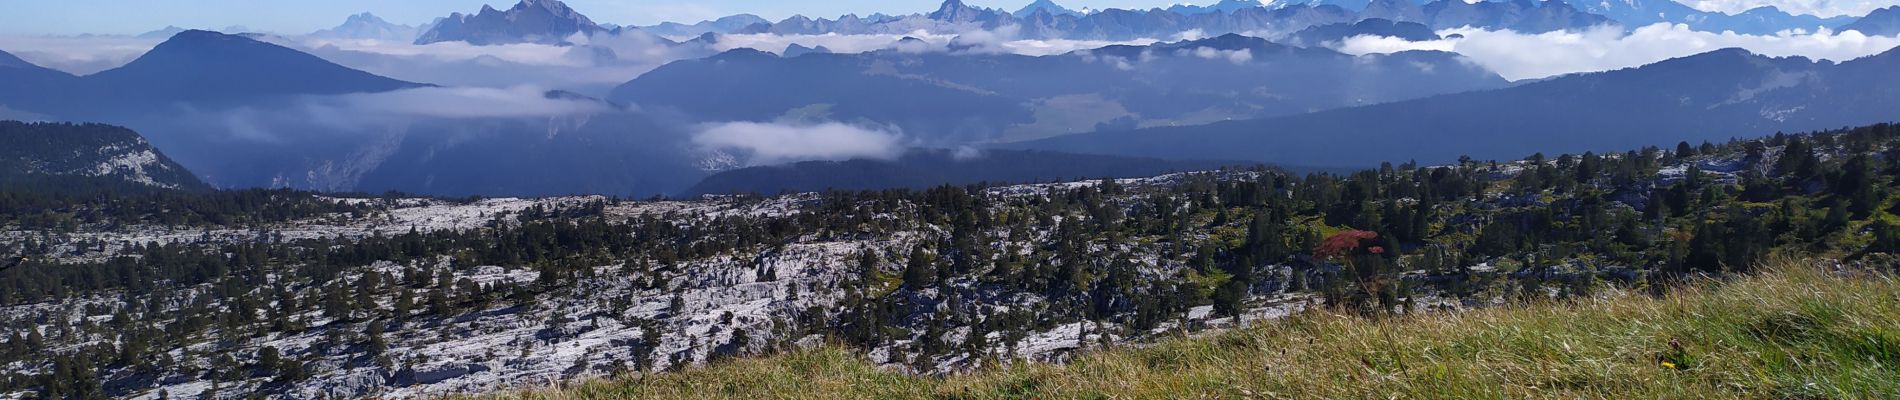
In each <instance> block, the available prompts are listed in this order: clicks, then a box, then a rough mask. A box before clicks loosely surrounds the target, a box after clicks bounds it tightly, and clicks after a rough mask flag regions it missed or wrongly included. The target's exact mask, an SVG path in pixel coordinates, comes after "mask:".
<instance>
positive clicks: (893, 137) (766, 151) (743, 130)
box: [692, 122, 905, 165]
mask: <svg viewBox="0 0 1900 400" xmlns="http://www.w3.org/2000/svg"><path fill="white" fill-rule="evenodd" d="M692 142H693V144H694V145H697V146H699V147H700V148H701V149H704V150H708V151H736V152H739V153H742V154H743V155H744V156H746V157H747V158H748V162H747V164H749V165H772V164H782V163H787V162H796V161H811V160H847V159H854V158H873V159H881V160H890V159H895V158H897V157H898V156H900V155H902V153H903V151H904V148H905V146H904V144H903V135H900V134H896V133H890V132H887V131H885V130H881V129H874V128H865V127H859V126H853V125H846V124H842V123H836V122H826V123H818V124H790V123H758V122H727V123H718V124H709V125H705V126H703V127H701V129H700V130H699V131H698V132H697V133H694V134H693V138H692Z"/></svg>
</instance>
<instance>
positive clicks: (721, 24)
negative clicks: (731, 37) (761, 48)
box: [638, 14, 772, 37]
mask: <svg viewBox="0 0 1900 400" xmlns="http://www.w3.org/2000/svg"><path fill="white" fill-rule="evenodd" d="M770 23H772V22H771V21H767V20H765V18H760V17H759V16H757V15H752V14H738V15H732V16H727V17H722V18H719V19H716V20H711V21H699V22H698V23H695V24H692V25H686V24H681V23H677V22H664V23H660V24H659V25H652V26H642V27H639V28H638V29H640V30H643V31H647V32H651V33H653V34H656V35H661V36H671V37H692V36H699V35H704V34H708V33H733V32H738V31H740V30H743V29H745V28H747V27H750V26H753V25H758V24H770Z"/></svg>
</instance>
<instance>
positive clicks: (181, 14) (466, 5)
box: [0, 0, 1214, 35]
mask: <svg viewBox="0 0 1900 400" xmlns="http://www.w3.org/2000/svg"><path fill="white" fill-rule="evenodd" d="M566 1H567V3H568V5H569V6H572V7H574V9H576V10H579V11H580V12H581V13H582V14H587V16H588V17H591V18H593V19H594V20H596V21H598V22H609V23H615V24H623V25H625V24H639V25H646V24H652V23H657V22H660V21H683V22H694V21H699V20H703V19H710V18H717V17H719V16H724V15H731V14H738V13H753V14H758V15H761V16H764V17H766V18H769V19H773V20H776V19H779V18H784V17H788V16H791V15H793V14H805V15H807V16H814V17H819V16H822V17H827V18H829V17H835V16H838V15H843V14H846V13H858V14H860V15H863V14H870V13H875V12H882V13H887V14H900V13H901V14H909V13H916V12H925V11H930V10H934V9H936V7H937V5H939V4H942V0H698V1H694V0H566ZM1202 1H1205V2H1209V3H1211V2H1213V1H1214V0H1202ZM965 2H967V3H969V4H972V5H977V6H983V7H1001V8H1006V9H1009V10H1015V9H1017V8H1020V7H1022V6H1023V5H1024V4H1028V3H1029V2H1030V0H965ZM1176 2H1182V1H1181V0H1067V1H1061V0H1058V1H1057V3H1059V4H1063V5H1065V6H1069V7H1076V8H1080V7H1096V8H1108V7H1117V8H1135V7H1140V8H1148V7H1155V6H1164V5H1167V4H1173V3H1176ZM1186 2H1188V3H1193V2H1194V1H1192V0H1189V1H1186ZM514 3H515V0H0V9H3V10H4V12H0V34H12V35H43V34H54V35H69V34H80V33H100V34H133V33H140V32H146V31H151V30H156V29H159V28H163V27H165V26H166V25H177V26H182V27H187V28H223V27H227V26H232V25H243V26H245V27H249V28H252V29H255V30H261V31H269V32H275V33H306V32H309V31H314V30H317V29H323V28H328V27H331V26H335V25H336V24H338V23H342V22H343V19H344V18H345V17H348V16H349V15H351V14H356V13H360V12H364V11H369V12H373V13H376V15H378V16H381V17H383V18H384V19H388V20H390V21H391V22H396V23H403V24H417V23H422V22H428V21H429V20H432V19H435V18H438V17H442V16H446V15H448V14H449V13H450V12H456V11H460V12H474V11H476V10H479V9H481V6H482V4H491V5H494V6H495V8H507V7H508V6H510V5H513V4H514Z"/></svg>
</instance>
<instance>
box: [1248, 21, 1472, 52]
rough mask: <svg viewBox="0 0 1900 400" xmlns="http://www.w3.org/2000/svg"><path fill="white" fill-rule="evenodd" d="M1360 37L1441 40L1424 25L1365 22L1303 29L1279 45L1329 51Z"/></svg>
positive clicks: (1288, 36)
mask: <svg viewBox="0 0 1900 400" xmlns="http://www.w3.org/2000/svg"><path fill="white" fill-rule="evenodd" d="M1363 35H1371V36H1385V37H1393V38H1399V39H1404V40H1408V41H1414V42H1418V41H1426V40H1439V39H1443V38H1442V37H1439V36H1438V33H1436V32H1433V31H1432V28H1431V27H1429V26H1425V24H1420V23H1417V22H1393V21H1392V20H1388V19H1384V18H1366V19H1363V20H1359V22H1355V23H1350V24H1348V23H1337V24H1326V25H1319V26H1314V27H1310V28H1306V29H1302V30H1300V31H1299V32H1294V33H1293V34H1292V35H1287V37H1285V38H1282V39H1281V41H1282V42H1283V43H1286V44H1290V45H1294V46H1306V47H1331V46H1330V45H1332V44H1337V43H1339V42H1340V41H1343V40H1346V38H1350V37H1354V36H1363Z"/></svg>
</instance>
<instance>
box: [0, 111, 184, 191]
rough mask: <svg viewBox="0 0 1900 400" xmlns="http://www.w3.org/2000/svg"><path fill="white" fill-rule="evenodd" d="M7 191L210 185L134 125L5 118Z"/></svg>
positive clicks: (0, 139) (2, 151)
mask: <svg viewBox="0 0 1900 400" xmlns="http://www.w3.org/2000/svg"><path fill="white" fill-rule="evenodd" d="M0 186H4V187H5V189H4V190H5V191H9V192H20V191H75V190H85V189H110V190H125V191H137V190H140V189H153V188H164V189H185V190H205V189H209V188H210V187H209V186H207V185H205V184H204V182H201V181H199V180H198V178H197V177H194V176H192V174H191V171H187V170H185V167H183V166H180V165H178V163H176V162H172V160H171V158H169V157H166V156H165V155H164V154H162V153H159V151H158V149H155V148H153V147H152V145H151V144H150V143H146V141H145V138H143V137H140V136H139V134H138V133H137V132H133V131H131V130H129V129H125V128H121V127H116V126H110V125H99V124H61V123H24V122H18V121H0Z"/></svg>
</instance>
